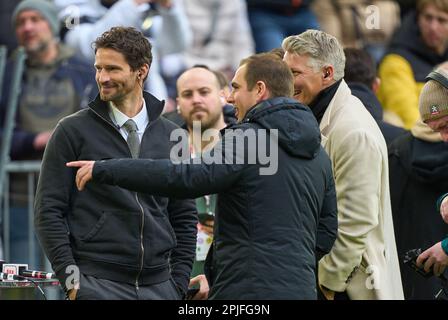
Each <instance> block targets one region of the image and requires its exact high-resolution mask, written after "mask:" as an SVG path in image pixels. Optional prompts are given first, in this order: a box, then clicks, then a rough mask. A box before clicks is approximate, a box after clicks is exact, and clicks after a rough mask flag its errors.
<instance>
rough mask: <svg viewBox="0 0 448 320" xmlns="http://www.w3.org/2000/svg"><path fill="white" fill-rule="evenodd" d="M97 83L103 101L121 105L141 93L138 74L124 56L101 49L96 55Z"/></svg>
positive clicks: (113, 51)
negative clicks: (130, 96) (133, 95)
mask: <svg viewBox="0 0 448 320" xmlns="http://www.w3.org/2000/svg"><path fill="white" fill-rule="evenodd" d="M95 69H96V76H95V79H96V82H97V84H98V89H99V92H100V97H101V100H103V101H112V102H114V103H115V104H119V103H121V102H122V101H124V100H126V98H127V97H128V96H129V95H131V94H139V93H141V90H142V89H141V88H140V86H139V85H138V72H139V71H132V70H131V66H130V65H129V64H128V63H127V62H126V60H125V58H124V56H123V54H121V53H120V52H118V51H115V50H113V49H106V48H100V49H98V50H97V52H96V54H95Z"/></svg>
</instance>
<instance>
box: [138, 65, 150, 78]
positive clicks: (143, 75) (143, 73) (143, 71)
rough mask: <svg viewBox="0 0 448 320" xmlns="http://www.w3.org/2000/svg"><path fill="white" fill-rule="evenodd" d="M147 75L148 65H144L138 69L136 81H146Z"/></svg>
mask: <svg viewBox="0 0 448 320" xmlns="http://www.w3.org/2000/svg"><path fill="white" fill-rule="evenodd" d="M148 73H149V66H148V64H146V63H145V64H144V65H142V66H141V67H140V69H139V70H138V72H137V78H138V79H146V77H147V76H148Z"/></svg>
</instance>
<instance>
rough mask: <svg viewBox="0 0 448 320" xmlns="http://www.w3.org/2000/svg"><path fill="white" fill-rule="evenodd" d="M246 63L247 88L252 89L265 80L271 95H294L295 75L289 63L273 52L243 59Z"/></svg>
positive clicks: (243, 63) (242, 63) (242, 62)
mask: <svg viewBox="0 0 448 320" xmlns="http://www.w3.org/2000/svg"><path fill="white" fill-rule="evenodd" d="M243 65H246V76H245V80H246V82H247V89H248V90H252V89H253V87H254V86H255V85H256V83H257V81H263V82H264V83H265V84H266V87H267V88H268V89H269V91H270V93H271V97H272V98H274V97H292V95H293V94H294V77H293V75H292V73H291V70H290V69H289V67H288V65H287V64H286V63H285V62H284V61H283V60H282V59H280V57H279V56H278V55H276V54H273V53H258V54H254V55H252V56H250V57H248V58H246V59H243V60H241V62H240V67H241V66H243Z"/></svg>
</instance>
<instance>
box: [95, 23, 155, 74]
mask: <svg viewBox="0 0 448 320" xmlns="http://www.w3.org/2000/svg"><path fill="white" fill-rule="evenodd" d="M93 45H94V48H95V53H96V52H97V50H98V49H113V50H115V51H118V52H120V53H121V54H123V56H124V58H125V59H126V62H127V63H128V64H129V66H130V67H131V70H132V71H136V70H138V69H139V68H141V67H142V66H143V65H144V64H145V63H146V64H148V67H151V63H152V52H151V49H152V46H151V43H150V42H149V40H148V39H146V37H145V36H144V35H143V33H141V32H140V31H138V30H137V29H135V28H132V27H113V28H111V29H110V30H109V31H106V32H104V33H103V34H102V35H101V36H99V37H98V38H97V39H96V40H95V42H94V43H93Z"/></svg>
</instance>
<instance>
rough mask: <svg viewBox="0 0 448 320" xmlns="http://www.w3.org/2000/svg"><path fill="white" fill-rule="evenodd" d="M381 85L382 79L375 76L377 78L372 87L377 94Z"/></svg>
mask: <svg viewBox="0 0 448 320" xmlns="http://www.w3.org/2000/svg"><path fill="white" fill-rule="evenodd" d="M380 85H381V79H380V78H378V77H375V79H374V80H373V82H372V88H371V89H372V91H373V93H374V94H375V95H376V94H377V92H378V90H379V88H380Z"/></svg>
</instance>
